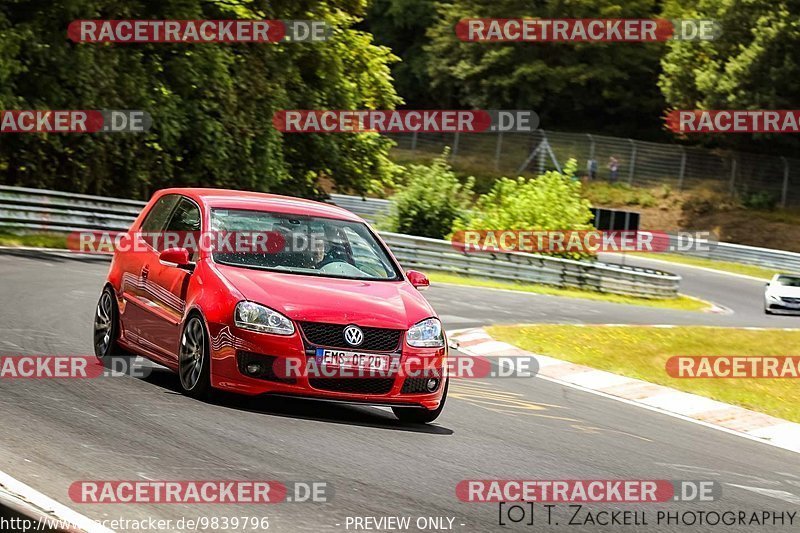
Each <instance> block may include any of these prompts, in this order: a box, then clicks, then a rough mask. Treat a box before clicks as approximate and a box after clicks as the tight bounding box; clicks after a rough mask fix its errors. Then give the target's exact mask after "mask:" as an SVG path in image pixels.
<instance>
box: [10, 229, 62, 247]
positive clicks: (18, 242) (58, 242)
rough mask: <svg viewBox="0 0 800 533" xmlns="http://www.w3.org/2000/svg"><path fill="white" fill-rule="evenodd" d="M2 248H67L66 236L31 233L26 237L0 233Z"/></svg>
mask: <svg viewBox="0 0 800 533" xmlns="http://www.w3.org/2000/svg"><path fill="white" fill-rule="evenodd" d="M0 246H14V247H20V246H28V247H32V248H66V247H67V237H66V235H59V234H53V233H30V234H25V235H15V234H13V233H6V232H0Z"/></svg>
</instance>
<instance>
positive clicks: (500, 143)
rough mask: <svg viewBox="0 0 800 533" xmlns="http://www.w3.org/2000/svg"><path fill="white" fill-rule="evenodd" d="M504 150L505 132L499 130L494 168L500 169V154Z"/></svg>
mask: <svg viewBox="0 0 800 533" xmlns="http://www.w3.org/2000/svg"><path fill="white" fill-rule="evenodd" d="M502 151H503V132H502V131H499V132H497V146H495V148H494V169H495V170H500V154H501V153H502Z"/></svg>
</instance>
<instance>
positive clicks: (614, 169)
mask: <svg viewBox="0 0 800 533" xmlns="http://www.w3.org/2000/svg"><path fill="white" fill-rule="evenodd" d="M608 170H610V171H611V182H612V183H613V182H615V181H617V174H618V173H619V161H618V160H617V158H616V157H614V156H613V155H612V156H611V157H609V158H608Z"/></svg>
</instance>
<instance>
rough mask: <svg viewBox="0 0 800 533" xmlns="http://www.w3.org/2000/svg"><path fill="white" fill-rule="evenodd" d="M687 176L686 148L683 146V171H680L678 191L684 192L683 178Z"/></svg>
mask: <svg viewBox="0 0 800 533" xmlns="http://www.w3.org/2000/svg"><path fill="white" fill-rule="evenodd" d="M685 175H686V148H685V147H683V146H681V169H680V170H679V171H678V190H679V191H682V190H683V177H684V176H685Z"/></svg>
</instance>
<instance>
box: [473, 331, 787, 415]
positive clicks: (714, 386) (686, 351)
mask: <svg viewBox="0 0 800 533" xmlns="http://www.w3.org/2000/svg"><path fill="white" fill-rule="evenodd" d="M487 330H488V332H489V334H490V335H491V336H492V337H494V338H495V339H497V340H500V341H504V342H507V343H509V344H513V345H515V346H518V347H520V348H523V349H525V350H529V351H531V352H534V353H539V354H542V355H549V356H551V357H556V358H558V359H564V360H566V361H570V362H572V363H576V364H582V365H586V366H590V367H592V368H597V369H600V370H606V371H608V372H613V373H615V374H622V375H624V376H628V377H631V378H637V379H641V380H644V381H649V382H651V383H657V384H659V385H665V386H667V387H672V388H675V389H679V390H682V391H685V392H690V393H693V394H698V395H701V396H706V397H708V398H712V399H714V400H718V401H721V402H725V403H730V404H734V405H739V406H741V407H745V408H747V409H752V410H754V411H759V412H762V413H766V414H769V415H773V416H777V417H779V418H784V419H786V420H791V421H794V422H800V404H798V403H797V402H794V401H792V398H797V397H798V393H800V380H797V379H789V378H784V379H743V378H739V379H708V378H700V379H679V378H672V377H669V376H668V375H667V373H666V371H665V369H664V365H665V363H666V361H667V359H669V358H670V357H672V356H675V355H750V356H763V355H768V356H780V355H792V354H791V353H789V350H790V347H796V346H800V330H791V331H787V330H746V329H737V328H717V327H701V326H686V327H674V328H653V327H646V326H616V327H615V326H564V325H556V326H550V325H535V326H492V327H489V328H487ZM795 353H796V352H795Z"/></svg>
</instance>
